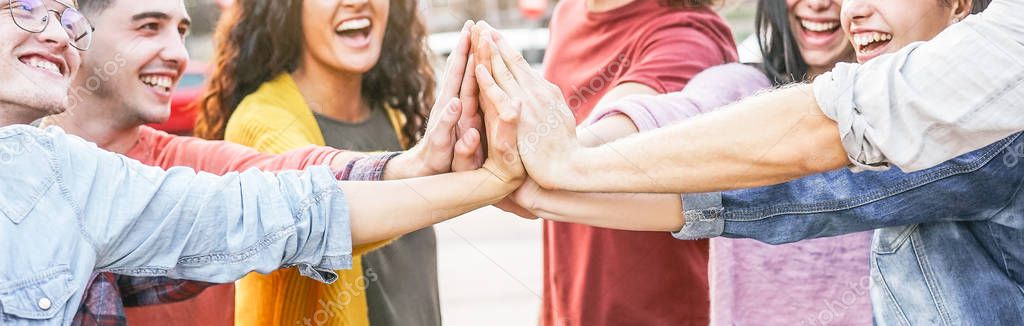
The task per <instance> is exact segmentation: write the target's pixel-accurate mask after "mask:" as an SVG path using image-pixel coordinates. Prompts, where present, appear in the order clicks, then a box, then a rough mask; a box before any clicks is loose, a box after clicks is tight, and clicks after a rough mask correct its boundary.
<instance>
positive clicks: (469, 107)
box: [459, 55, 483, 133]
mask: <svg viewBox="0 0 1024 326" xmlns="http://www.w3.org/2000/svg"><path fill="white" fill-rule="evenodd" d="M467 66H468V67H472V68H467V69H466V75H465V76H464V78H463V79H462V89H461V90H460V91H459V99H461V100H462V106H463V108H465V109H464V110H462V116H460V117H459V133H464V132H466V131H468V130H469V129H470V128H477V129H480V128H482V127H483V125H482V124H481V121H480V119H479V118H480V116H479V114H477V113H478V112H479V111H478V106H479V102H478V101H479V99H478V98H477V96H478V94H479V92H480V90H479V87H478V86H477V82H476V69H475V68H476V59H475V58H474V57H473V55H470V56H469V61H468V64H467Z"/></svg>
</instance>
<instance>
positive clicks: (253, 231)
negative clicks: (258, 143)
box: [48, 129, 352, 283]
mask: <svg viewBox="0 0 1024 326" xmlns="http://www.w3.org/2000/svg"><path fill="white" fill-rule="evenodd" d="M48 133H49V134H50V135H51V137H53V138H54V140H55V141H54V144H55V146H54V148H55V161H56V165H57V166H58V167H59V169H60V171H59V172H58V173H59V174H60V175H61V178H60V179H61V185H62V187H64V192H65V193H66V196H67V197H68V199H69V201H70V202H72V204H73V205H74V206H75V207H76V209H77V210H78V211H79V218H80V224H81V232H82V233H83V236H84V237H85V238H86V239H88V240H89V242H90V243H91V244H92V245H93V246H95V247H96V251H97V255H98V259H97V268H98V269H99V270H101V271H111V272H115V273H118V274H124V275H132V276H168V277H172V278H180V279H191V280H198V281H207V282H216V283H224V282H230V281H234V280H236V279H238V278H241V277H242V276H244V275H245V274H247V273H249V272H251V271H257V272H260V273H269V272H272V271H274V270H276V269H279V268H282V267H290V266H295V267H297V268H298V269H299V271H300V272H301V273H302V274H303V275H305V276H308V277H310V278H313V279H315V280H318V281H321V282H327V283H330V282H333V281H334V280H336V279H337V275H336V273H335V272H334V271H335V270H338V269H347V268H351V264H352V261H351V258H352V257H351V254H352V242H351V234H350V228H349V220H348V207H347V203H346V201H345V196H344V194H343V193H342V192H341V190H340V188H339V187H338V185H337V181H336V180H335V175H334V174H333V173H332V172H331V171H330V170H329V169H328V168H326V167H313V168H310V169H309V170H307V171H305V172H286V173H281V174H279V175H274V174H270V173H263V172H260V171H256V170H250V171H247V172H244V173H230V174H227V175H224V176H222V177H221V176H215V175H212V174H206V173H199V174H197V173H195V172H193V170H192V169H188V168H173V169H170V170H167V171H164V170H162V169H159V168H154V167H148V166H144V165H142V164H140V163H139V162H137V161H134V160H131V159H128V158H125V157H123V156H120V155H116V154H113V153H109V152H105V151H102V150H100V149H98V148H97V147H96V146H95V145H93V144H91V143H87V142H85V141H83V140H81V139H79V138H77V137H74V136H67V135H64V134H63V132H61V131H59V130H58V129H51V130H49V131H48Z"/></svg>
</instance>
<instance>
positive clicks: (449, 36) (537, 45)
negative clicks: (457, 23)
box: [427, 28, 551, 70]
mask: <svg viewBox="0 0 1024 326" xmlns="http://www.w3.org/2000/svg"><path fill="white" fill-rule="evenodd" d="M498 32H499V33H501V36H502V37H503V38H504V39H505V40H506V41H508V43H509V44H511V45H512V46H513V47H516V48H518V49H519V50H520V51H522V53H523V57H524V58H526V61H527V62H529V63H530V66H532V67H533V68H534V69H538V70H541V69H542V68H543V61H544V52H545V51H546V50H547V48H548V39H550V37H551V34H550V32H548V29H547V28H521V29H504V30H499V31H498ZM458 41H459V32H447V33H436V34H431V35H430V38H429V39H428V40H427V43H428V44H429V45H430V48H431V49H432V50H433V51H434V53H436V54H437V55H438V57H439V58H440V59H442V63H441V64H440V65H438V66H440V67H443V65H444V64H443V61H444V60H446V59H447V58H448V55H450V54H451V53H452V51H453V50H454V49H455V48H454V47H455V44H456V43H457V42H458Z"/></svg>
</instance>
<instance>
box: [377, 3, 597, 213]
mask: <svg viewBox="0 0 1024 326" xmlns="http://www.w3.org/2000/svg"><path fill="white" fill-rule="evenodd" d="M458 42H459V43H458V45H457V46H456V47H455V50H454V51H453V52H452V54H451V55H450V56H449V58H448V62H447V64H446V67H445V70H444V77H443V79H442V81H441V84H440V88H439V95H438V98H437V100H436V102H435V103H434V106H433V109H432V111H431V114H430V117H429V119H428V123H427V130H426V133H425V134H424V138H423V140H422V141H421V142H420V143H419V144H417V145H416V146H415V147H413V148H412V149H410V150H409V152H408V153H407V154H406V155H401V156H398V157H396V158H395V159H394V160H393V161H392V162H391V163H389V165H390V166H393V167H397V166H401V167H403V168H397V169H389V170H393V171H401V172H394V173H399V174H403V175H400V176H397V177H398V178H402V177H412V176H425V175H435V174H441V173H447V172H463V171H470V170H476V169H483V170H486V171H488V172H490V173H491V174H492V175H493V176H494V177H495V178H496V179H498V181H500V182H502V183H504V184H506V185H508V189H509V195H508V196H507V197H506V198H505V199H504V200H502V201H501V202H500V203H497V204H496V205H495V206H497V207H499V208H501V209H503V210H505V211H508V212H512V213H515V214H517V215H519V216H521V217H524V218H531V219H532V218H536V216H537V214H534V213H533V212H532V207H533V204H532V203H531V199H532V198H535V196H534V195H535V194H537V193H538V192H540V191H545V190H544V188H542V187H541V185H543V186H548V187H552V186H553V182H552V181H553V180H556V179H555V176H556V175H557V174H558V173H559V172H556V171H557V169H556V166H557V163H558V162H561V161H563V160H562V159H561V158H564V157H567V156H568V155H571V154H572V153H574V149H576V148H577V147H579V146H580V145H579V141H578V140H577V138H576V121H575V119H574V117H573V115H572V112H571V111H570V110H569V108H568V106H567V105H566V103H565V100H564V99H563V97H562V92H561V90H559V88H558V87H557V86H555V85H554V84H551V83H550V82H548V81H546V80H544V78H543V77H542V76H541V75H540V74H539V73H538V72H536V71H534V70H533V69H532V68H531V67H530V65H529V63H528V62H527V61H526V59H524V58H523V56H522V55H521V53H520V52H519V51H518V50H516V49H514V48H513V47H512V46H510V45H509V44H507V43H506V42H505V41H504V40H503V39H502V37H501V35H500V34H498V33H497V31H496V30H494V28H492V27H491V26H490V25H488V24H487V23H486V22H478V23H473V22H467V23H466V25H465V27H464V28H463V30H462V35H461V37H460V38H459V41H458ZM482 135H486V137H483V136H482ZM552 188H553V187H552Z"/></svg>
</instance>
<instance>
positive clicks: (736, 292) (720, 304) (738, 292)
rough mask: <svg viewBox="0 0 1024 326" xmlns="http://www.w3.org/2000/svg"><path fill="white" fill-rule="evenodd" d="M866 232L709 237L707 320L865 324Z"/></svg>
mask: <svg viewBox="0 0 1024 326" xmlns="http://www.w3.org/2000/svg"><path fill="white" fill-rule="evenodd" d="M871 234H872V233H871V232H861V233H854V234H848V235H842V236H838V237H832V238H824V239H812V240H805V241H801V242H797V243H790V244H784V245H770V244H765V243H762V242H759V241H757V240H749V239H725V238H715V239H711V269H710V270H711V272H710V273H711V320H712V325H765V326H770V325H780V326H781V325H822V324H832V325H851V326H854V325H871V298H870V296H869V295H868V289H869V283H870V282H869V271H868V255H869V251H870V244H871Z"/></svg>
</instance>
